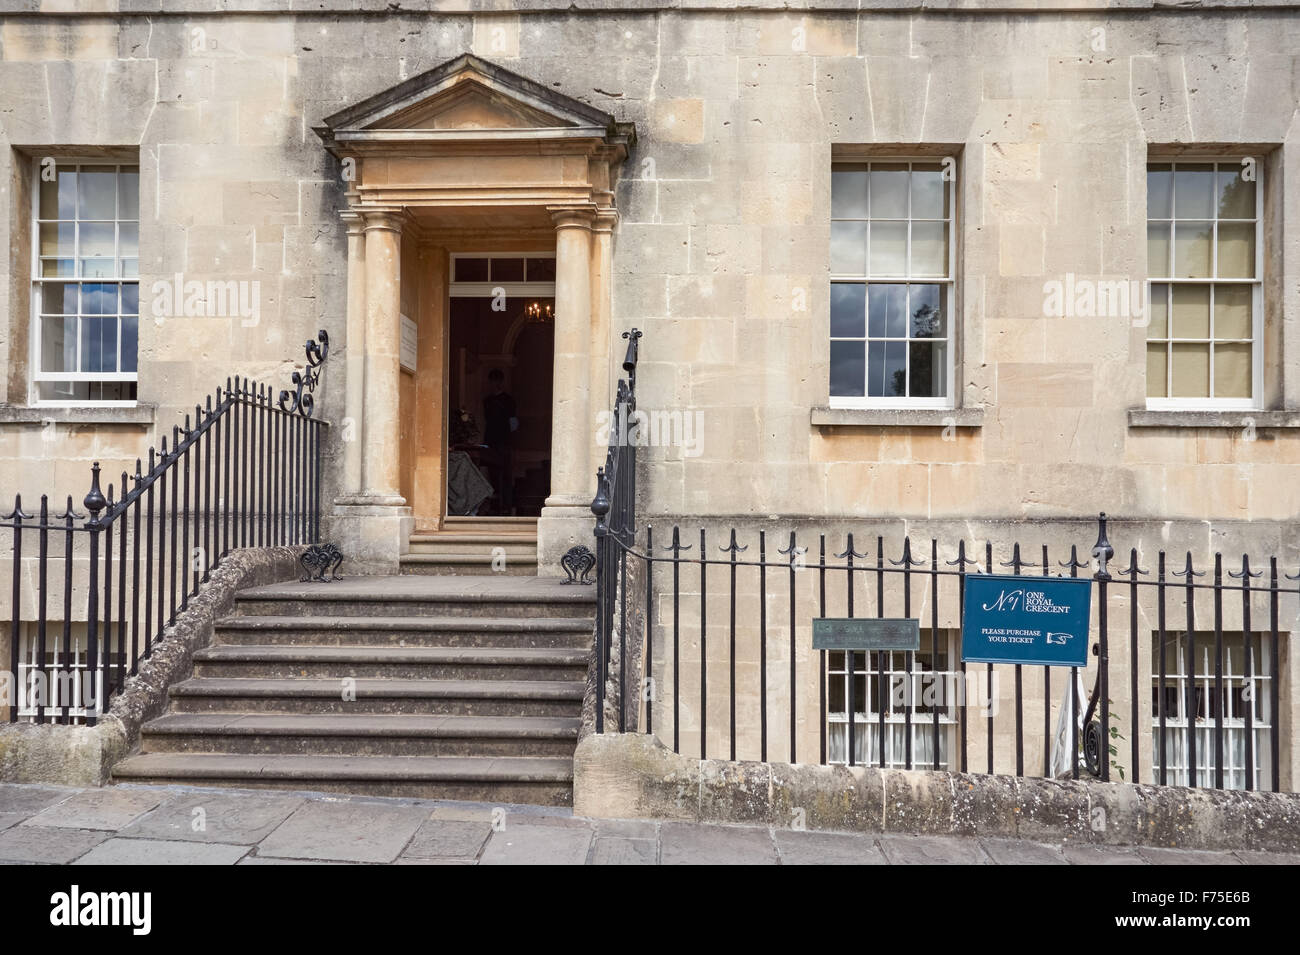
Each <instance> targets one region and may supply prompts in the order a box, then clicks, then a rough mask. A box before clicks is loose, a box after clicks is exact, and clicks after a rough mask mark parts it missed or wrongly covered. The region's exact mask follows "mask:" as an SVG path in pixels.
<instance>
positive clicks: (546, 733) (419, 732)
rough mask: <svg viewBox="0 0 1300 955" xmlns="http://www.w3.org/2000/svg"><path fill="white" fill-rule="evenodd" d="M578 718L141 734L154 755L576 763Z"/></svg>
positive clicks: (266, 722) (403, 717)
mask: <svg viewBox="0 0 1300 955" xmlns="http://www.w3.org/2000/svg"><path fill="white" fill-rule="evenodd" d="M581 723H582V721H581V719H579V718H578V717H576V716H574V717H561V716H537V717H512V716H433V715H430V714H427V713H418V714H417V713H412V714H400V715H383V714H379V715H364V714H343V715H332V714H310V713H304V714H293V715H277V714H273V713H250V714H242V713H237V714H230V713H167V714H164V715H163V716H160V717H158V718H157V719H155V720H151V721H149V722H148V723H146V724H145V725H144V726H143V727H142V728H141V743H142V748H143V750H144V752H146V753H212V752H219V753H227V754H256V753H261V754H268V753H277V754H285V755H291V756H300V755H303V754H310V755H315V756H554V757H569V758H572V756H573V751H574V748H575V747H576V746H577V743H578V730H579V728H580V726H581Z"/></svg>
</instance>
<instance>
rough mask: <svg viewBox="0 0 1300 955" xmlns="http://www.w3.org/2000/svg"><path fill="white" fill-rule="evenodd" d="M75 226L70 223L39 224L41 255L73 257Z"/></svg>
mask: <svg viewBox="0 0 1300 955" xmlns="http://www.w3.org/2000/svg"><path fill="white" fill-rule="evenodd" d="M75 238H76V225H75V224H74V223H71V222H43V223H41V255H61V256H64V257H67V258H71V257H72V256H73V255H75V254H76V253H75V251H74V242H75Z"/></svg>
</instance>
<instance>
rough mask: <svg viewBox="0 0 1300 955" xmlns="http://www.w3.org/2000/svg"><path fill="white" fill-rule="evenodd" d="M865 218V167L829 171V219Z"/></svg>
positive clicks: (839, 168) (837, 168)
mask: <svg viewBox="0 0 1300 955" xmlns="http://www.w3.org/2000/svg"><path fill="white" fill-rule="evenodd" d="M866 217H867V167H866V166H865V165H860V166H836V167H835V168H834V169H833V170H832V171H831V218H832V219H865V218H866Z"/></svg>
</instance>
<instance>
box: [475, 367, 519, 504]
mask: <svg viewBox="0 0 1300 955" xmlns="http://www.w3.org/2000/svg"><path fill="white" fill-rule="evenodd" d="M505 381H506V376H505V375H504V374H503V373H502V371H501V369H500V368H493V369H492V370H491V371H490V372H488V386H489V387H490V388H491V389H492V391H491V393H490V394H489V395H488V396H487V397H485V398H484V399H483V443H484V444H486V445H487V446H488V452H489V453H488V460H489V465H488V466H489V470H490V472H491V475H492V478H491V480H492V484H493V485H494V486H495V487H496V491H497V507H498V508H499V510H500V512H501V514H503V515H509V514H512V513H514V509H515V489H514V483H515V482H514V454H513V444H514V438H513V435H514V432H515V431H516V430H518V428H519V418H518V411H517V409H516V407H515V399H514V397H513V396H511V395H510V394H509V393H508V392H507V391H506V385H505Z"/></svg>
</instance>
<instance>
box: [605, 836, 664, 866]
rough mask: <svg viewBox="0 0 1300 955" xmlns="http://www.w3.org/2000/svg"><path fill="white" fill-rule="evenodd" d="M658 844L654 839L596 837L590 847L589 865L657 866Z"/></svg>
mask: <svg viewBox="0 0 1300 955" xmlns="http://www.w3.org/2000/svg"><path fill="white" fill-rule="evenodd" d="M658 862H659V844H658V843H657V842H656V841H655V840H654V839H629V838H627V837H624V836H597V838H596V840H595V842H593V843H592V847H591V865H657V864H658Z"/></svg>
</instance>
